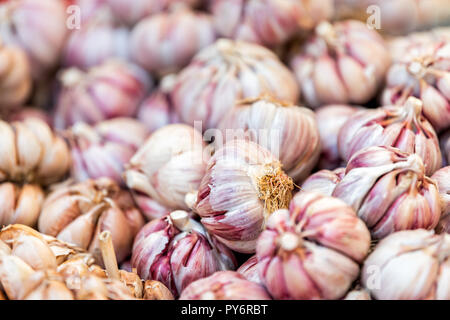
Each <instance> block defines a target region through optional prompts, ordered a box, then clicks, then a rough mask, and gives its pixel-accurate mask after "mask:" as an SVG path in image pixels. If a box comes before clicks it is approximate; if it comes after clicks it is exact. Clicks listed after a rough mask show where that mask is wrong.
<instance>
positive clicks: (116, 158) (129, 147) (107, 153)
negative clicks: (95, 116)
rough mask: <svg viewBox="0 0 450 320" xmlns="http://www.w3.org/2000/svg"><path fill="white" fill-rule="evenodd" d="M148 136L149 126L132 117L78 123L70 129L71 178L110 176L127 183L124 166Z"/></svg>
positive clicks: (120, 182) (116, 180) (77, 179)
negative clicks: (92, 122) (91, 124)
mask: <svg viewBox="0 0 450 320" xmlns="http://www.w3.org/2000/svg"><path fill="white" fill-rule="evenodd" d="M147 136H148V131H147V128H146V127H145V126H144V125H143V124H142V123H140V122H139V121H137V120H134V119H131V118H114V119H110V120H105V121H102V122H99V123H97V124H96V125H95V126H93V127H91V126H89V125H87V124H85V123H83V122H77V123H76V124H75V125H74V126H72V127H71V128H70V132H69V144H70V147H71V154H72V177H74V178H75V180H76V181H79V182H81V181H84V180H87V179H89V178H92V179H97V178H101V177H109V178H111V179H113V180H114V181H115V182H117V183H118V184H123V185H124V184H125V183H124V181H123V179H122V173H123V171H124V170H125V169H124V166H125V164H127V163H128V161H129V160H130V159H131V157H132V156H133V155H134V153H135V152H136V151H137V149H138V148H139V147H140V146H141V145H142V144H143V143H144V141H145V139H146V138H147Z"/></svg>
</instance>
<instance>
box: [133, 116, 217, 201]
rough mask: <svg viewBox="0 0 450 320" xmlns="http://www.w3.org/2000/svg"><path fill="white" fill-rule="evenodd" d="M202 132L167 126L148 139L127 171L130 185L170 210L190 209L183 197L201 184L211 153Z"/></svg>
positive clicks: (178, 125)
mask: <svg viewBox="0 0 450 320" xmlns="http://www.w3.org/2000/svg"><path fill="white" fill-rule="evenodd" d="M205 146H206V144H205V143H204V142H203V137H202V135H201V133H200V132H198V131H197V130H195V129H194V128H193V127H191V126H188V125H184V124H173V125H168V126H165V127H163V128H161V129H159V130H157V131H155V132H154V133H153V134H151V135H150V137H149V138H148V139H147V141H146V142H145V143H144V144H143V145H142V146H141V148H140V149H139V150H138V151H137V152H136V154H135V155H134V156H133V157H132V158H131V160H130V162H129V164H128V165H127V170H126V171H125V181H126V184H127V186H128V187H129V188H130V189H132V190H134V191H136V192H139V193H142V194H145V195H146V196H149V197H150V198H152V199H153V200H155V201H157V202H159V203H160V204H161V205H163V206H165V207H167V208H171V209H188V207H187V205H186V204H185V201H184V198H185V196H186V194H187V193H188V192H191V191H195V190H197V189H198V186H199V185H200V180H201V179H202V177H203V175H204V173H205V170H206V162H207V161H208V159H209V156H208V154H207V153H206V152H203V151H204V148H205Z"/></svg>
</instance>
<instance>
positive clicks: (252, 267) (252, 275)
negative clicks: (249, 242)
mask: <svg viewBox="0 0 450 320" xmlns="http://www.w3.org/2000/svg"><path fill="white" fill-rule="evenodd" d="M236 272H238V273H240V274H242V275H243V276H244V277H245V279H247V280H248V281H252V282H255V283H257V284H260V285H263V284H262V282H261V278H260V277H259V272H258V258H257V257H256V255H253V256H251V258H249V259H248V260H247V261H246V262H244V263H243V264H242V265H241V266H240V267H239V269H237V270H236Z"/></svg>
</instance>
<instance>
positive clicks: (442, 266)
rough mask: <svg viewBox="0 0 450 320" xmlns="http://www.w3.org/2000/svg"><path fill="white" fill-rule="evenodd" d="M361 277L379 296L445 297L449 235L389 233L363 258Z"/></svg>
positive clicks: (449, 290) (449, 277)
mask: <svg viewBox="0 0 450 320" xmlns="http://www.w3.org/2000/svg"><path fill="white" fill-rule="evenodd" d="M405 266H407V267H405ZM361 277H362V282H363V284H364V286H365V287H366V289H367V290H369V291H370V293H371V294H372V296H373V297H374V298H376V299H379V300H430V299H431V300H449V299H450V235H448V234H445V233H444V234H441V235H435V234H434V232H433V231H426V230H423V229H421V230H409V231H400V232H396V233H393V234H391V235H390V236H388V237H386V238H385V239H383V240H382V241H380V243H378V245H377V246H376V247H375V250H374V251H373V252H372V253H371V254H370V255H369V257H368V258H367V259H366V261H365V262H364V268H363V270H362V275H361Z"/></svg>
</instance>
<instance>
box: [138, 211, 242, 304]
mask: <svg viewBox="0 0 450 320" xmlns="http://www.w3.org/2000/svg"><path fill="white" fill-rule="evenodd" d="M131 264H132V266H133V268H136V270H137V272H138V274H139V276H140V277H141V278H142V279H144V280H158V281H161V282H162V283H164V284H165V285H166V286H167V287H168V288H169V289H170V290H171V291H172V293H173V294H174V296H178V295H179V294H180V293H181V292H182V291H183V289H184V288H186V287H187V286H188V285H189V284H190V283H191V282H193V281H195V280H197V279H201V278H205V277H208V276H210V275H211V274H213V273H214V272H216V271H221V270H230V269H234V268H235V267H236V261H235V258H234V256H233V253H232V252H231V251H230V250H229V249H227V248H226V247H225V246H224V245H223V244H221V243H219V242H218V241H217V240H215V239H214V238H212V237H211V236H210V235H209V234H208V233H207V232H206V230H205V228H204V227H203V226H202V225H201V224H200V223H199V222H197V221H195V220H194V219H191V218H190V217H189V213H188V212H186V211H182V210H177V211H173V212H171V213H170V214H169V215H168V216H166V217H163V218H161V219H157V220H153V221H151V222H149V223H148V224H147V225H145V226H144V227H143V228H142V229H141V231H139V233H138V234H137V236H136V239H135V240H134V244H133V254H132V258H131Z"/></svg>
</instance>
